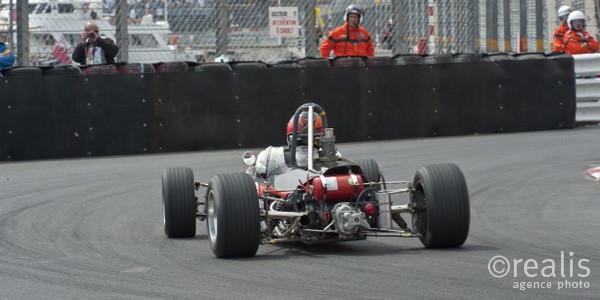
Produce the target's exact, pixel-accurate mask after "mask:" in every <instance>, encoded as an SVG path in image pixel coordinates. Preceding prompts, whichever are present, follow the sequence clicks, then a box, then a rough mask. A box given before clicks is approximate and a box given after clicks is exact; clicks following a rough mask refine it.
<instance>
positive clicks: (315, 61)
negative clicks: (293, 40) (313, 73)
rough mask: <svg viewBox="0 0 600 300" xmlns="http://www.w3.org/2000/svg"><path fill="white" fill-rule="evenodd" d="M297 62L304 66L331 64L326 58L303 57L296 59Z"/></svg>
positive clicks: (322, 66)
mask: <svg viewBox="0 0 600 300" xmlns="http://www.w3.org/2000/svg"><path fill="white" fill-rule="evenodd" d="M298 64H300V66H302V67H305V68H329V67H331V64H330V63H329V60H328V59H326V58H303V59H300V60H298Z"/></svg>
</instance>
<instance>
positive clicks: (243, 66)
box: [231, 62, 267, 70]
mask: <svg viewBox="0 0 600 300" xmlns="http://www.w3.org/2000/svg"><path fill="white" fill-rule="evenodd" d="M266 68H267V64H265V63H263V62H239V63H232V64H231V69H232V70H258V69H266Z"/></svg>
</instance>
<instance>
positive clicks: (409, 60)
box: [392, 54, 423, 65]
mask: <svg viewBox="0 0 600 300" xmlns="http://www.w3.org/2000/svg"><path fill="white" fill-rule="evenodd" d="M392 61H393V62H394V64H395V65H420V64H423V57H422V56H421V55H418V54H400V55H396V56H394V57H393V58H392Z"/></svg>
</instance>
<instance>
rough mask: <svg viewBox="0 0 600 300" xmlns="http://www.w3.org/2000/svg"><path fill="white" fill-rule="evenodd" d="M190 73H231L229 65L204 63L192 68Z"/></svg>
mask: <svg viewBox="0 0 600 300" xmlns="http://www.w3.org/2000/svg"><path fill="white" fill-rule="evenodd" d="M192 71H194V72H204V71H231V66H229V64H226V63H219V62H206V63H201V64H199V65H195V66H193V67H192Z"/></svg>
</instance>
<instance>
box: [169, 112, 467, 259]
mask: <svg viewBox="0 0 600 300" xmlns="http://www.w3.org/2000/svg"><path fill="white" fill-rule="evenodd" d="M316 121H320V122H321V123H319V127H321V126H322V130H321V128H318V129H319V130H315V124H316V123H317V122H316ZM290 124H291V125H289V126H288V127H289V128H290V129H291V133H290V136H289V145H288V146H287V147H268V148H267V149H266V150H263V151H261V152H260V154H259V155H258V156H255V155H254V154H253V153H251V152H245V153H244V154H243V160H244V163H245V164H246V165H247V166H248V168H247V170H246V172H240V173H232V174H219V175H215V176H214V177H213V178H212V179H211V180H210V181H209V182H197V181H195V180H194V175H193V172H192V170H191V169H190V168H186V167H179V168H168V169H166V170H165V171H164V172H163V175H162V204H163V221H164V229H165V233H166V235H167V236H168V237H170V238H184V237H193V236H195V234H196V219H198V220H200V221H206V225H207V235H208V241H209V244H210V248H211V250H212V251H213V253H214V254H215V255H216V256H217V257H220V258H232V257H251V256H254V255H256V252H257V250H258V247H259V245H260V244H275V243H284V242H301V243H306V244H312V243H321V242H337V241H351V240H363V239H366V238H367V237H369V236H385V237H404V238H419V239H420V240H421V242H422V243H423V245H424V246H425V247H427V248H446V247H459V246H461V245H462V244H463V243H464V242H465V240H466V238H467V235H468V233H469V223H470V207H469V193H468V190H467V184H466V181H465V177H464V175H463V173H462V171H461V170H460V168H459V167H458V166H456V165H455V164H433V165H426V166H422V167H420V168H419V169H418V170H417V172H416V174H415V176H414V179H413V180H412V181H385V179H384V177H383V175H382V173H381V172H380V170H379V167H378V165H377V162H375V161H374V160H372V159H362V160H355V161H351V160H348V159H345V158H342V157H341V155H340V153H339V152H338V151H337V149H336V146H335V136H334V134H333V129H332V128H328V127H327V116H326V114H325V111H324V110H323V109H322V108H321V107H320V106H319V105H317V104H315V103H306V104H303V105H301V106H300V107H299V108H298V109H297V110H296V112H295V114H294V116H293V117H292V120H290ZM290 126H291V127H290ZM289 131H290V130H288V133H289ZM392 185H394V186H397V185H404V186H405V187H402V188H397V189H389V188H388V186H392ZM201 189H206V192H204V193H200V190H201ZM197 193H198V194H199V196H196V194H197ZM400 193H408V194H409V197H408V198H409V200H408V203H402V204H396V203H393V201H392V198H394V199H395V198H400V197H392V196H394V195H396V194H400ZM405 201H406V200H405ZM402 214H408V215H410V216H411V223H412V224H411V226H409V225H408V224H407V222H406V221H405V220H404V218H403V217H402Z"/></svg>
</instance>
